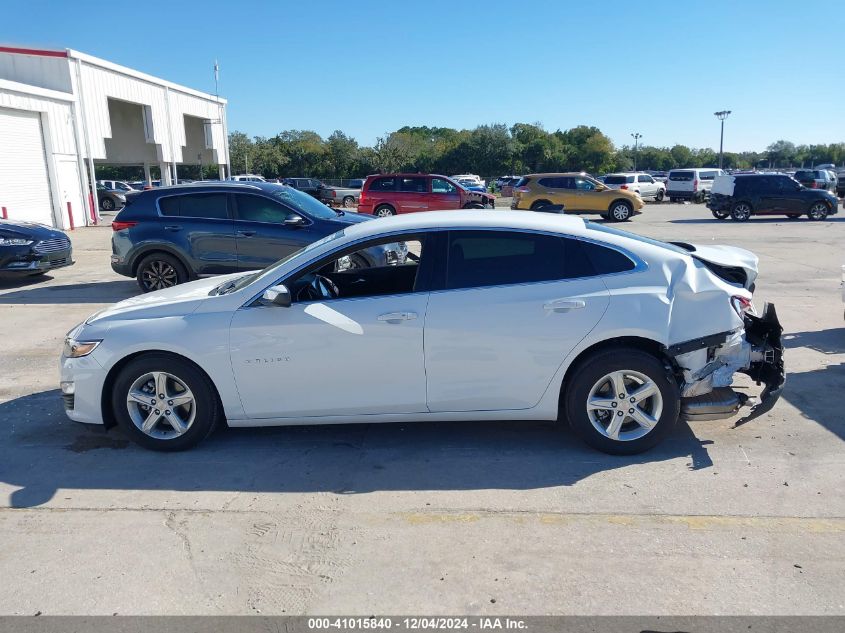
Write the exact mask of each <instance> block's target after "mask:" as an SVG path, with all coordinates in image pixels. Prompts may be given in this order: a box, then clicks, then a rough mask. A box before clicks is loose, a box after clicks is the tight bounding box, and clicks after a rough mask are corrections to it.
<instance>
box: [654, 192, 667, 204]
mask: <svg viewBox="0 0 845 633" xmlns="http://www.w3.org/2000/svg"><path fill="white" fill-rule="evenodd" d="M665 197H666V192H665V191H663V189H658V190H657V195H655V196H654V199H655V201H657V202H663V198H665Z"/></svg>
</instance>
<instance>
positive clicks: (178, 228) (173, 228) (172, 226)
mask: <svg viewBox="0 0 845 633" xmlns="http://www.w3.org/2000/svg"><path fill="white" fill-rule="evenodd" d="M164 230H165V231H181V230H182V227H181V226H179V225H178V224H168V225H166V226H165V227H164Z"/></svg>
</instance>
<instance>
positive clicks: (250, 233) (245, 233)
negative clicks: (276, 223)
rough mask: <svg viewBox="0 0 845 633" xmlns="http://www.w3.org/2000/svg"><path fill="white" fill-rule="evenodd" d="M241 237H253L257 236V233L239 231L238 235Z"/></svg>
mask: <svg viewBox="0 0 845 633" xmlns="http://www.w3.org/2000/svg"><path fill="white" fill-rule="evenodd" d="M237 234H238V235H239V236H240V237H252V236H253V235H255V231H238V233H237Z"/></svg>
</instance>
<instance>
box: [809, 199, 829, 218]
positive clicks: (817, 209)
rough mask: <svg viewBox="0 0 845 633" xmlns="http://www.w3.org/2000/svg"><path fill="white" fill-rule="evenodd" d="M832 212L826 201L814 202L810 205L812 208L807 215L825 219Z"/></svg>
mask: <svg viewBox="0 0 845 633" xmlns="http://www.w3.org/2000/svg"><path fill="white" fill-rule="evenodd" d="M829 213H830V208H829V207H828V206H827V204H825V203H824V202H814V203H813V204H812V205H811V206H810V210H809V211H808V212H807V216H808V217H809V218H810V219H811V220H816V221H820V220H824V219H826V218H827V216H828V214H829Z"/></svg>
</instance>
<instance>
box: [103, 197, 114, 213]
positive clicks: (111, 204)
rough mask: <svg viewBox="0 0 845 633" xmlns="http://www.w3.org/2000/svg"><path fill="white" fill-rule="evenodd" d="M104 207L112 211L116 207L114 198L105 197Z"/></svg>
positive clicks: (105, 209)
mask: <svg viewBox="0 0 845 633" xmlns="http://www.w3.org/2000/svg"><path fill="white" fill-rule="evenodd" d="M102 207H103V210H104V211H111V210H112V209H114V200H112V199H111V198H103V204H102Z"/></svg>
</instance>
